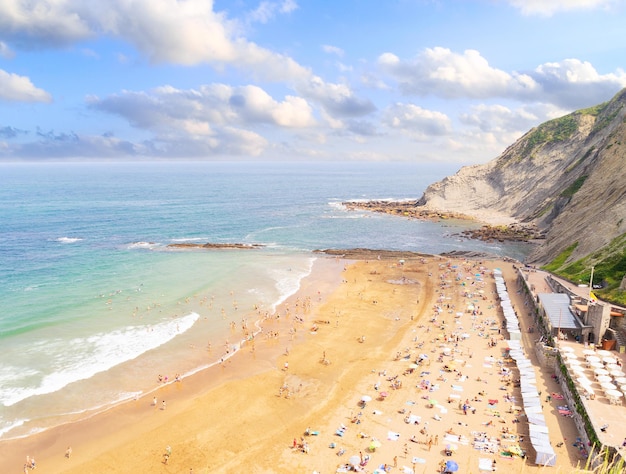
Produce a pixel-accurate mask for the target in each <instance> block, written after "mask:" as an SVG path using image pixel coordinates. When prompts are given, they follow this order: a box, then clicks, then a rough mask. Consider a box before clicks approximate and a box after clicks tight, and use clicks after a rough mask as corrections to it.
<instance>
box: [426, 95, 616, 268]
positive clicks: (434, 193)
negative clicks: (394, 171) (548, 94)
mask: <svg viewBox="0 0 626 474" xmlns="http://www.w3.org/2000/svg"><path fill="white" fill-rule="evenodd" d="M625 116H626V89H624V90H622V91H621V92H620V93H618V94H617V95H616V96H615V97H614V98H613V99H612V100H611V101H610V102H607V103H604V104H601V105H598V106H596V107H592V108H589V109H584V110H579V111H577V112H574V113H572V114H570V115H566V116H565V117H561V118H559V119H555V120H551V121H549V122H546V123H544V124H542V125H540V126H539V127H536V128H534V129H532V130H530V131H529V132H528V133H526V134H525V135H524V136H523V137H522V138H520V139H519V140H518V141H517V142H516V143H514V144H513V145H511V146H510V147H509V148H507V149H506V150H505V151H504V153H502V155H500V156H499V157H498V158H496V159H494V160H492V161H491V162H489V163H486V164H484V165H475V166H467V167H464V168H461V170H459V172H457V173H456V174H455V175H453V176H450V177H447V178H445V179H443V180H442V181H439V182H437V183H434V184H432V185H430V186H429V187H428V188H427V189H426V191H425V192H424V195H423V196H422V198H421V199H420V200H419V202H418V204H419V205H420V206H423V207H424V208H425V209H430V210H445V211H449V212H458V213H461V214H466V215H470V216H473V217H475V218H476V219H479V220H482V221H484V222H486V223H489V224H493V225H499V224H511V223H514V222H517V223H526V224H534V225H536V226H537V227H539V228H540V229H542V230H543V231H544V233H545V236H546V238H545V241H544V242H543V243H542V244H541V245H540V246H538V247H537V249H536V250H535V251H534V252H533V254H532V255H531V256H530V257H529V260H530V261H531V262H535V263H545V262H548V261H550V260H552V259H553V258H554V257H556V256H557V255H558V254H559V253H560V252H562V251H563V250H564V249H565V248H567V247H569V246H570V245H571V244H573V243H575V242H577V243H578V246H577V248H576V250H575V251H574V253H573V254H572V255H571V256H570V260H572V261H574V260H577V259H579V258H581V257H583V256H585V255H588V254H589V253H591V252H593V251H595V250H598V249H599V248H601V247H603V246H604V245H606V244H607V243H609V242H610V241H611V240H612V239H613V238H614V237H617V236H618V235H621V234H623V233H624V232H626V219H625V218H626V122H625Z"/></svg>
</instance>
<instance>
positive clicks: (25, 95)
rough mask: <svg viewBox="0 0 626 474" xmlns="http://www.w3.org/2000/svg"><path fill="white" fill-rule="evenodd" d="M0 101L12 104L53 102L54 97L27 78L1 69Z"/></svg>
mask: <svg viewBox="0 0 626 474" xmlns="http://www.w3.org/2000/svg"><path fill="white" fill-rule="evenodd" d="M0 100H5V101H12V102H52V96H51V95H50V94H49V93H47V92H46V91H44V90H43V89H40V88H38V87H35V86H34V85H33V83H32V82H31V81H30V79H29V78H28V77H26V76H18V75H17V74H11V73H8V72H6V71H3V70H2V69H0Z"/></svg>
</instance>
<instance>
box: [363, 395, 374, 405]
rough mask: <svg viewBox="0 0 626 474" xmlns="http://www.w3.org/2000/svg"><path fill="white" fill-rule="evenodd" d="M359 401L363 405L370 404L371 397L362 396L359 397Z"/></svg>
mask: <svg viewBox="0 0 626 474" xmlns="http://www.w3.org/2000/svg"><path fill="white" fill-rule="evenodd" d="M361 401H362V402H365V403H367V402H371V401H372V397H370V396H369V395H363V396H362V397H361Z"/></svg>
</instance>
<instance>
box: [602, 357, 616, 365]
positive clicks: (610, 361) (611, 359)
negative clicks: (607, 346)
mask: <svg viewBox="0 0 626 474" xmlns="http://www.w3.org/2000/svg"><path fill="white" fill-rule="evenodd" d="M602 362H604V363H605V364H617V359H616V358H615V357H603V358H602Z"/></svg>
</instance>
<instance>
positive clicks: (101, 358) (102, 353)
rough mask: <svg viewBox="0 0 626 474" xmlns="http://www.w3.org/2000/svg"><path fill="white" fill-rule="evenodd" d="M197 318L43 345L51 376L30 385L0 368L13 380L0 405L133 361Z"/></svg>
mask: <svg viewBox="0 0 626 474" xmlns="http://www.w3.org/2000/svg"><path fill="white" fill-rule="evenodd" d="M199 317H200V316H199V315H198V314H197V313H191V314H188V315H186V316H183V317H181V318H178V319H174V320H167V321H163V322H161V323H158V324H155V325H152V326H128V327H126V328H122V329H118V330H116V331H112V332H109V333H100V334H96V335H93V336H90V337H86V338H74V339H72V340H70V341H67V340H60V339H59V340H48V341H45V348H46V350H47V351H50V366H51V367H50V368H51V369H52V371H51V373H50V374H48V375H46V376H44V377H42V378H39V379H36V380H37V382H33V379H34V377H32V375H33V374H28V373H20V370H21V369H17V368H7V367H3V368H0V379H2V378H3V377H2V374H3V373H7V372H12V376H13V378H12V379H11V380H10V383H7V384H5V383H2V384H0V403H1V404H2V405H4V406H11V405H15V404H16V403H18V402H20V401H22V400H25V399H27V398H29V397H32V396H35V395H43V394H47V393H53V392H56V391H58V390H61V389H62V388H63V387H65V386H67V385H69V384H71V383H72V382H76V381H78V380H85V379H88V378H90V377H93V376H94V375H96V374H98V373H100V372H104V371H106V370H109V369H111V368H112V367H115V366H116V365H119V364H121V363H124V362H127V361H129V360H133V359H135V358H137V357H139V356H140V355H141V354H143V353H145V352H147V351H149V350H151V349H155V348H157V347H159V346H162V345H163V344H165V343H167V342H168V341H170V340H172V339H174V338H175V337H176V336H178V335H179V334H182V333H184V332H186V331H187V330H189V329H190V328H191V327H192V326H193V325H194V323H195V322H196V321H197V320H198V318H199ZM6 381H7V382H9V381H8V380H6Z"/></svg>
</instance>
